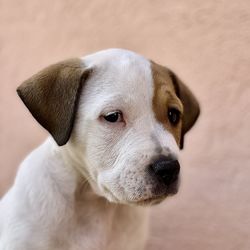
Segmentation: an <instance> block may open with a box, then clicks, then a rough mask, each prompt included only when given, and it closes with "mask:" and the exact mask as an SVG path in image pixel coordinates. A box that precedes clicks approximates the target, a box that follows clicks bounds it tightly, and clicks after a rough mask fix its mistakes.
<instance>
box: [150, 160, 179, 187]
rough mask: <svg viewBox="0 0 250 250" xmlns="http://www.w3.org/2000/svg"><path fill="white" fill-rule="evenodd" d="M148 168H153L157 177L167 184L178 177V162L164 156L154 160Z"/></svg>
mask: <svg viewBox="0 0 250 250" xmlns="http://www.w3.org/2000/svg"><path fill="white" fill-rule="evenodd" d="M150 168H151V169H152V170H153V172H154V174H155V175H156V177H157V179H158V180H159V181H160V182H163V183H164V184H165V185H167V186H168V185H170V184H172V183H173V182H175V181H176V180H177V179H178V175H179V172H180V164H179V162H178V161H177V160H175V159H173V158H171V157H166V156H161V157H160V158H159V159H157V160H155V161H154V162H153V163H152V164H151V165H150Z"/></svg>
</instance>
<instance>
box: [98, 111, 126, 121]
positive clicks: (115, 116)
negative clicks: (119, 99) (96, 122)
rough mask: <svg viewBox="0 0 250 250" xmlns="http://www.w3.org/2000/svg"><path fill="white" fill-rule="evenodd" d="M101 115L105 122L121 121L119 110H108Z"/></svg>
mask: <svg viewBox="0 0 250 250" xmlns="http://www.w3.org/2000/svg"><path fill="white" fill-rule="evenodd" d="M103 117H104V119H105V120H106V121H107V122H121V121H122V119H123V118H122V113H121V112H120V111H113V112H109V113H107V114H106V115H104V116H103Z"/></svg>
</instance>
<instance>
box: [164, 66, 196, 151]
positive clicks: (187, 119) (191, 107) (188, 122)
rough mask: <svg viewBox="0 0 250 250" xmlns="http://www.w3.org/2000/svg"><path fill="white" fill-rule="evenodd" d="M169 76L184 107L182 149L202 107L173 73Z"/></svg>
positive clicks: (170, 72)
mask: <svg viewBox="0 0 250 250" xmlns="http://www.w3.org/2000/svg"><path fill="white" fill-rule="evenodd" d="M169 74H170V77H171V79H172V82H173V84H174V87H175V91H176V94H177V96H178V97H179V98H180V100H181V101H182V103H183V107H184V113H183V121H182V134H181V143H180V148H181V149H182V148H183V146H184V134H185V133H186V132H188V131H189V130H190V129H191V128H192V126H193V125H194V123H195V122H196V120H197V118H198V117H199V114H200V106H199V103H198V101H197V99H196V98H195V96H194V95H193V94H192V92H191V91H190V90H189V88H188V87H187V86H186V85H185V84H184V83H183V82H182V81H181V80H180V79H179V78H178V77H177V76H176V75H175V74H174V73H173V72H172V71H170V70H169Z"/></svg>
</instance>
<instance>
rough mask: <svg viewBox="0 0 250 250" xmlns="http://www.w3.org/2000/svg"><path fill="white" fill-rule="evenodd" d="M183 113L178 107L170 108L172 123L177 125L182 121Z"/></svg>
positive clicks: (169, 114) (169, 115) (169, 117)
mask: <svg viewBox="0 0 250 250" xmlns="http://www.w3.org/2000/svg"><path fill="white" fill-rule="evenodd" d="M180 117H181V113H180V111H179V110H178V109H176V108H169V109H168V120H169V121H170V123H171V124H172V125H177V124H178V122H179V121H180Z"/></svg>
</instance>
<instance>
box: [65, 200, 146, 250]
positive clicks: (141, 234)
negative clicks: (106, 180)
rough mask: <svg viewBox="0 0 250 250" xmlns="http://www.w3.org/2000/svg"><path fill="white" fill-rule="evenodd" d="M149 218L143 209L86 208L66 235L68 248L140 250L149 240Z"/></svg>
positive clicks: (108, 206)
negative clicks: (147, 233)
mask: <svg viewBox="0 0 250 250" xmlns="http://www.w3.org/2000/svg"><path fill="white" fill-rule="evenodd" d="M145 219H146V215H145V212H144V209H142V208H130V207H127V206H126V207H125V206H110V205H107V206H106V207H105V206H104V207H93V208H92V209H90V208H89V207H88V208H86V207H84V206H83V207H82V208H78V210H77V214H75V217H74V219H73V221H72V222H71V225H70V227H69V230H68V232H67V233H66V235H65V236H64V237H65V238H64V239H67V244H65V245H68V248H67V249H70V250H78V249H79V250H100V249H102V250H117V249H119V250H123V249H124V250H125V249H129V250H132V249H138V250H139V249H140V247H141V246H142V245H143V241H144V238H145V229H146V225H145ZM60 249H61V248H60Z"/></svg>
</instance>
